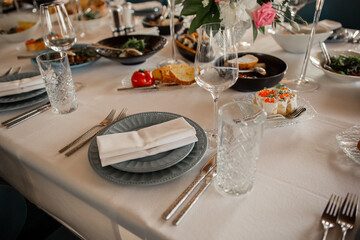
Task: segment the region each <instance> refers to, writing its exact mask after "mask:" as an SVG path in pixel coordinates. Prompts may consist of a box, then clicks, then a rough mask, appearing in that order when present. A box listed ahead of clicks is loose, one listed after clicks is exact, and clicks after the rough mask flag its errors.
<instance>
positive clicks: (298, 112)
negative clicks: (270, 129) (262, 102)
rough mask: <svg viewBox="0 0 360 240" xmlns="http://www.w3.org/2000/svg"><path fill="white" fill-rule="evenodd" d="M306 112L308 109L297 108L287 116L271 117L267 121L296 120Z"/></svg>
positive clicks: (276, 115)
mask: <svg viewBox="0 0 360 240" xmlns="http://www.w3.org/2000/svg"><path fill="white" fill-rule="evenodd" d="M305 111H306V108H305V107H303V106H300V107H298V108H296V109H295V110H294V111H292V112H291V113H288V114H286V115H281V114H275V115H269V116H268V117H267V119H269V120H277V119H284V118H287V119H294V118H297V117H299V116H300V115H301V114H302V113H303V112H305Z"/></svg>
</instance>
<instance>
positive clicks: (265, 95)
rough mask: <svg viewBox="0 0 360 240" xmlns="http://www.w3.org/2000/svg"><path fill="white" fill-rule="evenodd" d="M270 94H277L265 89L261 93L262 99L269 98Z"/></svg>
mask: <svg viewBox="0 0 360 240" xmlns="http://www.w3.org/2000/svg"><path fill="white" fill-rule="evenodd" d="M270 94H275V91H274V90H269V89H265V90H262V91H260V92H259V96H260V97H267V96H268V95H270Z"/></svg>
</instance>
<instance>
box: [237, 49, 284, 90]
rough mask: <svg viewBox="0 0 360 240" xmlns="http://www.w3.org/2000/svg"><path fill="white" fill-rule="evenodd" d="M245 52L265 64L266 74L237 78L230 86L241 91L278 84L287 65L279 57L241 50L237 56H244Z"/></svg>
mask: <svg viewBox="0 0 360 240" xmlns="http://www.w3.org/2000/svg"><path fill="white" fill-rule="evenodd" d="M246 54H252V55H254V56H256V57H257V58H258V59H259V63H265V64H266V73H267V74H266V75H265V76H261V75H260V74H256V77H257V78H255V79H254V78H238V80H237V81H236V83H235V84H234V85H233V86H232V87H231V88H232V89H235V90H237V91H241V92H253V91H259V90H261V89H263V88H270V87H273V86H275V85H276V84H278V83H279V82H280V81H281V80H282V79H283V77H284V75H285V72H286V69H287V65H286V63H285V62H284V61H283V60H281V59H280V58H277V57H274V56H271V55H268V54H264V53H255V52H241V53H238V56H239V57H241V56H244V55H246Z"/></svg>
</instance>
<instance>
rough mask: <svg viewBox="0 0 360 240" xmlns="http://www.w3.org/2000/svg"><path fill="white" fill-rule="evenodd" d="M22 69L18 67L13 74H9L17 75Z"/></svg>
mask: <svg viewBox="0 0 360 240" xmlns="http://www.w3.org/2000/svg"><path fill="white" fill-rule="evenodd" d="M21 69H22V67H21V66H20V67H18V68H17V69H16V70H15V71H14V72H13V73H11V75H14V74H17V73H20V72H21Z"/></svg>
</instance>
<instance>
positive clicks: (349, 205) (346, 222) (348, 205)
mask: <svg viewBox="0 0 360 240" xmlns="http://www.w3.org/2000/svg"><path fill="white" fill-rule="evenodd" d="M358 210H359V196H357V195H356V194H349V193H348V194H346V197H345V200H344V202H343V204H342V206H341V209H340V212H339V217H338V219H337V223H338V224H339V225H340V227H341V230H342V234H343V235H342V240H345V237H346V233H347V231H348V230H349V229H353V227H354V224H355V219H356V215H357V212H358Z"/></svg>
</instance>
